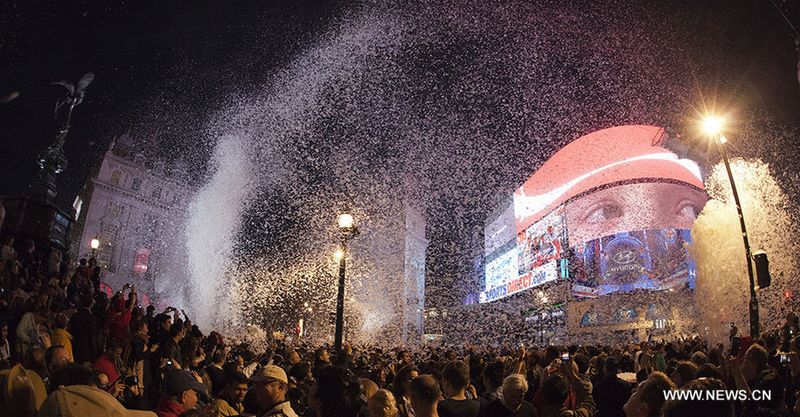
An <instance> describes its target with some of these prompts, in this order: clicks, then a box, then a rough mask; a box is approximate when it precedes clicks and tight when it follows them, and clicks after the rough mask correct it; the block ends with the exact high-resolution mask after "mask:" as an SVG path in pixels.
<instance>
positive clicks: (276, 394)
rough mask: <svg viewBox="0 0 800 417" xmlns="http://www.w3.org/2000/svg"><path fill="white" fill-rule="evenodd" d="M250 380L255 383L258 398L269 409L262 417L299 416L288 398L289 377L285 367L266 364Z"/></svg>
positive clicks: (254, 387)
mask: <svg viewBox="0 0 800 417" xmlns="http://www.w3.org/2000/svg"><path fill="white" fill-rule="evenodd" d="M250 382H252V383H253V390H254V391H255V393H256V400H257V401H258V402H259V404H260V405H261V406H262V407H264V408H265V409H266V410H267V412H266V413H264V414H263V415H262V417H297V414H296V413H295V412H294V410H292V406H291V404H289V400H287V399H286V393H287V392H288V391H289V379H288V378H287V377H286V371H284V370H283V368H281V367H280V366H276V365H267V366H264V367H262V368H261V369H259V371H258V372H256V373H255V375H253V376H252V377H250Z"/></svg>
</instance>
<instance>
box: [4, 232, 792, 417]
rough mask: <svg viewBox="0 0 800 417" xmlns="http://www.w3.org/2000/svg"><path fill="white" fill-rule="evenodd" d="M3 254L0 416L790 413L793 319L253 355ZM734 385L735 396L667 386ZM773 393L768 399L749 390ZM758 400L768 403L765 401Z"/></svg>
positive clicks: (62, 270) (60, 267)
mask: <svg viewBox="0 0 800 417" xmlns="http://www.w3.org/2000/svg"><path fill="white" fill-rule="evenodd" d="M16 248H17V246H15V244H14V241H13V238H9V239H7V240H6V241H5V242H4V243H3V245H2V246H1V247H0V261H2V265H3V269H2V273H1V274H0V284H1V285H0V369H2V371H0V381H1V382H2V383H1V384H0V390H2V392H3V394H2V395H0V401H2V404H0V415H13V416H22V417H27V416H36V415H38V416H80V417H89V416H112V415H114V416H120V415H131V416H134V415H142V416H144V415H149V416H152V415H157V416H159V417H178V416H247V415H252V416H275V417H281V416H286V417H297V416H303V417H356V416H358V417H435V416H441V417H479V416H480V417H507V416H518V417H529V416H543V417H553V416H558V417H565V416H578V417H589V416H597V417H610V416H626V417H634V416H640V417H657V416H669V417H680V416H692V417H695V416H701V417H715V416H797V417H800V401H798V399H800V390H799V389H800V379H799V377H800V360H798V355H797V352H798V339H797V335H800V328H799V327H798V320H797V317H796V316H795V315H793V314H790V315H789V316H788V317H787V318H786V321H785V324H784V325H783V326H782V327H781V328H779V329H776V330H774V331H772V332H769V333H767V334H765V335H764V336H763V338H760V339H757V340H752V339H750V338H748V337H746V336H745V337H739V336H738V335H737V334H736V329H735V328H733V327H732V329H731V338H730V342H729V343H728V344H716V345H712V344H709V343H707V342H705V341H702V340H700V339H698V338H695V339H691V340H683V341H675V342H663V341H661V342H658V341H650V342H642V343H639V344H630V345H619V346H577V345H572V346H542V347H537V348H530V347H529V348H527V349H526V347H525V345H518V346H514V347H510V346H504V347H488V346H485V345H482V346H463V345H462V346H446V345H445V346H435V347H434V346H415V347H413V348H410V347H409V348H404V347H397V348H394V349H388V350H387V349H381V348H378V347H376V346H350V345H345V346H344V347H343V348H342V349H341V351H334V350H333V349H331V348H330V347H329V346H326V345H323V346H310V345H307V344H304V343H302V342H295V343H286V342H283V341H279V340H274V341H270V342H269V343H267V348H266V349H265V350H263V351H258V352H255V351H253V349H251V348H250V347H249V346H248V345H247V344H245V343H240V342H232V341H231V340H229V339H228V338H226V337H225V336H224V335H223V334H221V333H218V332H215V331H212V332H211V333H209V334H204V333H203V332H201V331H200V329H199V328H198V327H197V326H196V325H193V324H192V321H191V318H190V317H188V316H187V314H186V313H184V312H182V311H179V310H177V309H175V308H172V307H169V308H166V309H165V310H164V311H160V312H159V311H156V310H155V308H154V307H153V306H147V307H146V308H144V309H143V308H141V307H140V306H139V305H138V303H137V298H138V294H137V289H136V287H135V286H133V285H125V286H123V288H122V289H120V290H119V291H117V292H116V293H114V294H113V295H111V296H110V297H109V295H108V294H107V293H106V292H104V291H102V290H101V272H102V270H101V268H100V267H98V266H97V265H96V262H95V261H94V260H93V259H89V260H86V259H81V260H80V261H79V262H78V264H77V265H76V266H74V267H73V266H72V265H71V262H70V260H69V258H68V257H67V256H62V255H61V253H60V252H58V250H57V249H53V251H52V253H51V256H50V257H49V258H48V260H47V262H37V261H36V259H35V257H33V256H32V250H31V251H30V253H17V251H16ZM717 390H736V391H737V392H741V393H743V394H742V395H739V396H737V397H736V398H732V399H726V400H716V399H711V398H705V397H704V398H688V397H684V398H667V394H666V393H675V392H682V391H683V392H716V391H717ZM759 393H761V394H763V393H768V395H767V396H764V395H757V394H759ZM767 397H769V398H767Z"/></svg>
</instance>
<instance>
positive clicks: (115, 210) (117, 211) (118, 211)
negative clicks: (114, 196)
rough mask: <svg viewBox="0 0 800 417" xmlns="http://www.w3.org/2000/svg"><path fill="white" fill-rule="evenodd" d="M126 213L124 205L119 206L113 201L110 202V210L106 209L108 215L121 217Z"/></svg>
mask: <svg viewBox="0 0 800 417" xmlns="http://www.w3.org/2000/svg"><path fill="white" fill-rule="evenodd" d="M124 213H125V206H123V205H122V204H117V203H115V202H113V201H109V202H108V208H107V209H106V214H110V215H111V216H114V217H116V216H121V215H123V214H124Z"/></svg>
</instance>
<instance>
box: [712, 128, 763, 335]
mask: <svg viewBox="0 0 800 417" xmlns="http://www.w3.org/2000/svg"><path fill="white" fill-rule="evenodd" d="M723 124H724V120H723V119H722V118H720V117H718V116H706V117H705V118H704V119H703V123H702V129H703V132H704V133H705V134H706V135H708V136H710V137H711V138H713V139H714V142H716V144H717V148H718V149H719V153H720V154H722V161H723V162H724V163H725V170H726V171H727V172H728V180H729V181H730V183H731V190H732V191H733V201H734V202H735V203H736V211H737V213H738V214H739V226H740V227H741V229H742V240H743V241H744V255H745V258H746V259H747V276H748V278H749V279H750V336H751V337H753V338H757V337H758V336H759V333H760V329H759V318H758V299H757V298H756V284H755V277H754V276H753V259H752V253H751V251H750V240H749V239H748V236H747V228H746V227H745V223H744V214H742V204H741V203H740V202H739V192H738V191H737V190H736V182H734V180H733V172H732V171H731V165H730V163H729V162H728V151H727V149H726V146H725V144H726V143H728V139H727V138H726V137H725V136H722V134H721V132H722V126H723Z"/></svg>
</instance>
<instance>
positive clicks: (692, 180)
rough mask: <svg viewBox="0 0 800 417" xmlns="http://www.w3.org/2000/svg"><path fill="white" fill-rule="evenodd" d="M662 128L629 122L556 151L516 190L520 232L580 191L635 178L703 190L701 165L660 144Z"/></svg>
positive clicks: (583, 138)
mask: <svg viewBox="0 0 800 417" xmlns="http://www.w3.org/2000/svg"><path fill="white" fill-rule="evenodd" d="M664 137H665V132H664V128H661V127H657V126H644V125H630V126H617V127H612V128H608V129H603V130H598V131H596V132H592V133H589V134H588V135H584V136H581V137H580V138H578V139H576V140H574V141H572V142H571V143H570V144H569V145H567V146H565V147H563V148H562V149H561V150H559V151H558V152H556V154H555V155H553V156H552V157H551V158H550V159H549V160H547V162H545V163H544V165H542V166H541V168H539V169H538V170H537V171H536V172H535V173H534V174H533V176H531V177H530V178H529V179H528V180H527V181H526V182H525V184H523V185H522V187H520V188H518V189H517V191H516V192H514V215H515V216H516V220H517V229H518V231H522V230H525V228H527V227H528V226H530V225H531V224H533V223H535V222H536V221H538V220H539V219H541V218H542V217H543V216H544V215H545V214H547V213H549V212H550V211H552V210H553V209H555V208H556V207H558V206H559V205H561V204H563V203H564V202H566V201H567V200H569V199H570V198H572V197H575V196H577V195H579V194H581V193H584V192H586V191H589V190H592V189H594V188H598V187H602V186H604V185H609V184H615V183H620V182H627V181H636V180H653V179H655V180H659V179H660V180H665V181H669V182H676V181H677V182H683V183H686V184H689V185H692V186H694V187H697V188H700V189H703V188H704V187H703V179H702V176H701V174H700V168H699V167H698V166H697V163H695V162H694V161H692V160H689V159H680V158H678V156H677V155H675V154H674V153H672V152H671V151H669V150H667V149H665V148H663V147H662V146H660V145H661V142H662V140H663V139H664Z"/></svg>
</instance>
